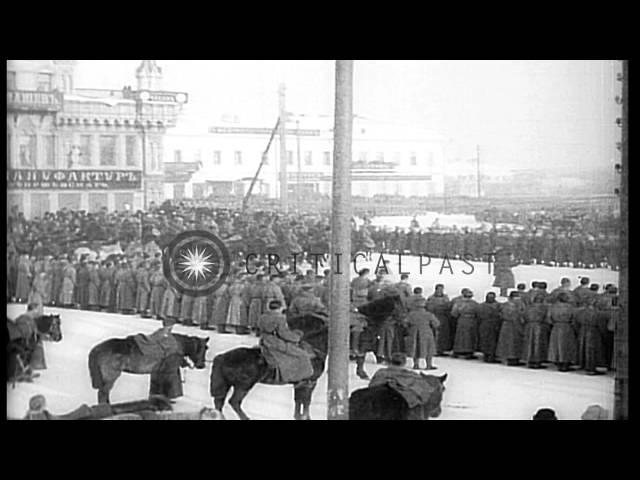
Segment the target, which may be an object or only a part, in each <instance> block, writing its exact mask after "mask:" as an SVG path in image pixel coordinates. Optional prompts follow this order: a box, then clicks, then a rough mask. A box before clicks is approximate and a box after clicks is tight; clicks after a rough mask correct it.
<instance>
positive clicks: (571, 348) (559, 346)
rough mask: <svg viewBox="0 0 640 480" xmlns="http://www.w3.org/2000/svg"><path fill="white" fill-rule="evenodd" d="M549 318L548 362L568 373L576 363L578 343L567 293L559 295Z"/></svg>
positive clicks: (571, 307) (552, 306)
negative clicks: (570, 367)
mask: <svg viewBox="0 0 640 480" xmlns="http://www.w3.org/2000/svg"><path fill="white" fill-rule="evenodd" d="M548 316H549V320H550V323H551V325H552V327H551V336H550V338H549V355H548V360H549V361H550V362H551V363H555V364H556V365H557V366H558V370H559V371H561V372H568V371H569V366H570V365H571V364H572V363H575V362H576V354H577V342H576V332H575V315H574V307H573V306H572V305H571V304H570V303H569V295H568V294H567V292H560V293H559V294H558V295H557V302H556V303H554V304H552V305H551V308H550V309H549V313H548Z"/></svg>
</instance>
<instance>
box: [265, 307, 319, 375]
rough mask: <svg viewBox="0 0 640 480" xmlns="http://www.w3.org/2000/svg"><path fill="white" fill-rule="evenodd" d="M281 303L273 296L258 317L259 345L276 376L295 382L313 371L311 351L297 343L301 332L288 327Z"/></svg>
mask: <svg viewBox="0 0 640 480" xmlns="http://www.w3.org/2000/svg"><path fill="white" fill-rule="evenodd" d="M282 306H283V305H282V301H278V300H272V301H271V302H269V305H268V308H269V311H268V312H267V313H265V314H262V315H261V316H260V318H259V319H258V325H257V328H258V330H259V331H260V347H261V348H262V351H263V355H264V357H265V359H266V360H267V362H268V363H269V364H270V365H272V366H274V367H276V369H277V372H278V376H279V380H281V381H282V382H296V381H300V380H304V379H306V378H309V377H310V376H311V375H312V374H313V366H312V364H311V355H310V354H309V353H307V351H305V350H303V349H302V348H300V347H299V346H298V343H299V342H300V340H301V336H300V334H298V333H296V332H292V331H291V330H290V329H289V326H288V325H287V320H286V317H285V316H284V315H283V314H282V313H281V312H282Z"/></svg>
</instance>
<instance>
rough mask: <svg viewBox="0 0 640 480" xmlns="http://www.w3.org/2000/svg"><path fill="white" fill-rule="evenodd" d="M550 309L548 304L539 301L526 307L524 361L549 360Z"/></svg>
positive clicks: (537, 361) (538, 361)
mask: <svg viewBox="0 0 640 480" xmlns="http://www.w3.org/2000/svg"><path fill="white" fill-rule="evenodd" d="M548 310H549V306H548V305H546V304H545V303H538V302H536V303H532V304H531V305H529V306H527V307H526V308H525V311H524V340H523V345H522V347H523V348H522V360H523V361H524V362H527V363H529V362H532V363H540V362H545V361H546V360H547V355H548V353H549V325H548V323H547V313H548Z"/></svg>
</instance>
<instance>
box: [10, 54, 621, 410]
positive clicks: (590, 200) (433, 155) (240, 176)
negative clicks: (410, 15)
mask: <svg viewBox="0 0 640 480" xmlns="http://www.w3.org/2000/svg"><path fill="white" fill-rule="evenodd" d="M6 69H7V103H6V109H7V138H6V142H7V180H6V192H5V193H6V208H7V243H6V258H7V264H6V265H7V273H6V275H7V276H6V284H7V293H6V297H7V338H6V348H7V352H6V359H7V364H6V368H7V374H6V375H7V396H6V404H7V412H6V418H7V419H8V420H249V419H251V420H527V421H529V420H627V419H628V401H629V399H628V391H629V373H628V358H629V336H628V335H629V334H628V331H629V329H628V304H629V298H628V250H629V246H628V236H629V228H628V227H629V218H628V212H629V208H628V183H629V181H628V97H629V94H628V89H629V61H628V60H584V59H583V60H6Z"/></svg>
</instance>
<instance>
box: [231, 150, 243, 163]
mask: <svg viewBox="0 0 640 480" xmlns="http://www.w3.org/2000/svg"><path fill="white" fill-rule="evenodd" d="M233 158H234V160H235V164H236V165H242V152H239V151H235V152H234V153H233Z"/></svg>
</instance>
